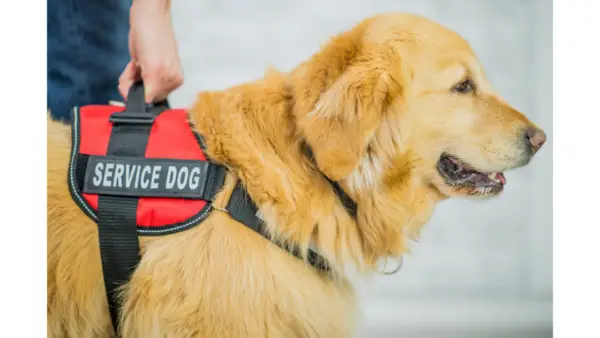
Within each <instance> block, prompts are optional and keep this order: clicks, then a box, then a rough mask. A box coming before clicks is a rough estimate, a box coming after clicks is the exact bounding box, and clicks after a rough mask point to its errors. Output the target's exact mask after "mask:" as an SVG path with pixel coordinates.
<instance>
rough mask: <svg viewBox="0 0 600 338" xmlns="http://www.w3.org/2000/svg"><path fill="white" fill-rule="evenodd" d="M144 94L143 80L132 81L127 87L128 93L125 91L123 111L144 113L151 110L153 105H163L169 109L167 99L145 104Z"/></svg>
mask: <svg viewBox="0 0 600 338" xmlns="http://www.w3.org/2000/svg"><path fill="white" fill-rule="evenodd" d="M144 94H145V90H144V82H143V81H141V80H140V81H136V82H134V83H133V84H132V85H131V88H129V93H127V102H126V103H125V111H126V112H133V113H145V112H148V111H149V110H153V109H152V108H154V107H163V108H166V109H169V102H168V100H167V99H165V100H162V101H158V102H154V103H149V104H147V103H146V100H145V95H144Z"/></svg>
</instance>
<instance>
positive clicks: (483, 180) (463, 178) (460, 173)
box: [437, 154, 506, 193]
mask: <svg viewBox="0 0 600 338" xmlns="http://www.w3.org/2000/svg"><path fill="white" fill-rule="evenodd" d="M437 167H438V171H439V173H440V174H441V175H442V177H443V178H444V179H445V180H446V183H447V184H448V185H450V186H454V187H464V188H471V189H476V190H481V189H484V190H485V192H486V193H487V192H500V191H501V190H502V189H503V188H504V185H505V184H506V178H505V177H504V174H503V173H501V172H492V173H485V172H482V171H478V170H475V169H474V168H473V167H471V166H469V165H468V164H467V163H465V162H463V161H461V160H460V159H458V158H457V157H455V156H452V155H448V154H443V155H442V156H441V157H440V160H439V161H438V165H437Z"/></svg>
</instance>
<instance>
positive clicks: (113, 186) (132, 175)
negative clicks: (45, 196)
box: [83, 156, 209, 199]
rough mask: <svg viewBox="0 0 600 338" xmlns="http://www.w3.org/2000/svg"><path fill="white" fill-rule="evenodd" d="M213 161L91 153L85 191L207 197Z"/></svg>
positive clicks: (111, 193)
mask: <svg viewBox="0 0 600 338" xmlns="http://www.w3.org/2000/svg"><path fill="white" fill-rule="evenodd" d="M208 169H209V162H206V161H199V160H174V159H153V158H139V157H138V158H136V157H123V156H90V157H89V159H88V164H87V169H86V171H85V179H84V185H83V192H85V193H90V194H103V195H114V196H138V197H167V198H168V197H171V198H188V199H204V190H205V187H206V178H207V176H208V175H207V173H208Z"/></svg>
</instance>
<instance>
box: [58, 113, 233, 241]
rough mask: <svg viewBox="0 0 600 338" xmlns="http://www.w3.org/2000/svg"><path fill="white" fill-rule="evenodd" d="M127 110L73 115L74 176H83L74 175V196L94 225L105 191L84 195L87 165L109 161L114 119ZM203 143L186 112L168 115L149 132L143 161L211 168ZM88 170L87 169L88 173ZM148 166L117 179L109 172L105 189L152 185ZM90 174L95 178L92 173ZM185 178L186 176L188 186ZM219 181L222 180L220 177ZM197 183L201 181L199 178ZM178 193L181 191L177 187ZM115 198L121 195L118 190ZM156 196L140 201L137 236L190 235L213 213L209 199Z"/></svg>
mask: <svg viewBox="0 0 600 338" xmlns="http://www.w3.org/2000/svg"><path fill="white" fill-rule="evenodd" d="M123 110H124V109H123V108H117V107H113V106H96V105H92V106H85V107H81V108H75V109H74V116H73V158H72V163H71V172H79V174H80V175H71V176H70V178H71V179H70V185H71V188H72V191H73V192H74V193H75V195H74V197H75V200H76V201H78V202H79V203H78V204H79V205H80V206H81V207H82V208H83V209H84V211H85V212H86V213H87V214H88V215H90V216H91V217H92V218H94V219H97V211H98V196H99V193H100V192H101V190H97V189H96V190H94V189H90V192H85V191H84V183H85V169H87V162H88V161H90V157H92V158H95V156H99V157H105V156H107V150H108V145H109V140H110V138H111V133H112V131H113V123H112V122H111V121H110V116H111V115H113V114H115V113H117V112H122V111H123ZM201 142H202V141H201V138H200V137H199V136H197V135H196V134H195V133H194V132H193V131H192V129H191V128H190V125H189V123H188V122H187V112H186V111H185V110H182V109H171V110H164V111H162V112H161V113H160V114H158V115H157V116H156V118H155V120H154V122H153V124H152V126H151V128H150V132H149V135H148V141H147V146H146V149H145V154H144V157H143V158H145V159H169V160H192V161H202V162H207V159H206V156H205V155H204V151H203V149H202V148H203V147H202V143H201ZM142 163H143V162H142ZM151 164H154V163H151ZM148 165H150V164H147V166H148ZM83 166H86V167H85V168H83ZM147 166H146V167H142V166H141V164H140V166H135V165H130V166H129V172H125V171H126V170H127V169H128V168H127V167H125V168H124V170H123V171H121V170H119V174H120V175H119V176H116V177H115V174H116V170H115V169H114V168H113V170H108V171H106V170H105V171H103V172H102V175H101V178H102V180H103V181H104V182H101V183H105V184H104V185H103V187H104V188H106V185H110V186H111V188H116V187H119V186H122V187H124V188H128V187H129V188H133V187H134V186H135V185H136V183H137V185H138V187H139V186H141V184H140V183H142V182H140V181H143V183H147V182H146V181H148V180H150V181H151V179H152V172H150V173H149V174H147V172H148V171H146V172H142V171H143V170H142V169H143V168H147ZM138 168H139V171H138ZM167 168H168V167H165V166H162V167H161V172H160V173H159V174H162V175H164V174H168V172H166V170H168V169H167ZM210 168H213V167H210ZM103 169H104V168H103ZM171 172H173V171H171ZM177 173H178V174H179V178H180V182H182V181H186V183H187V184H188V185H189V183H190V182H189V181H190V176H191V177H192V179H196V177H193V175H190V170H189V169H188V173H187V175H186V174H185V171H183V172H182V171H178V172H177ZM223 173H224V171H223ZM89 174H93V173H92V172H91V171H89V172H88V175H89ZM127 174H129V178H131V180H130V185H129V186H127V178H128V175H127ZM185 176H187V180H186V179H185V178H186V177H185ZM96 177H98V176H96ZM171 177H173V175H171ZM171 177H169V178H171ZM214 178H215V179H218V177H214ZM91 179H93V177H92V178H91ZM165 179H166V177H165ZM175 179H177V176H175ZM198 179H200V178H199V177H198ZM221 179H222V178H221ZM150 183H152V182H150ZM173 187H174V188H177V182H175V184H174V185H173ZM86 191H87V190H86ZM115 192H116V193H118V190H117V191H115ZM121 193H126V191H125V190H124V189H122V191H121ZM180 193H181V192H180ZM151 194H152V192H151V191H148V192H147V193H146V194H145V195H146V196H140V197H139V200H138V204H137V210H136V224H137V229H138V233H139V234H141V235H151V234H167V233H172V232H176V231H181V230H185V229H187V228H189V227H192V226H194V225H197V224H198V223H199V222H200V221H202V220H203V219H204V218H205V217H206V216H207V215H208V212H209V209H210V205H209V204H208V203H207V201H206V200H205V199H201V198H190V197H188V198H183V197H180V198H178V197H175V195H176V192H175V193H174V194H173V195H172V196H170V197H160V196H149V195H151ZM165 195H168V194H165ZM192 197H193V196H192Z"/></svg>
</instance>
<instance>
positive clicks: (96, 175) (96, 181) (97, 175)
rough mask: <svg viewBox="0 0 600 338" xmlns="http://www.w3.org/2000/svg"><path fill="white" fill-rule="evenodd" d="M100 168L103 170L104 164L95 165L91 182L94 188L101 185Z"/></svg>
mask: <svg viewBox="0 0 600 338" xmlns="http://www.w3.org/2000/svg"><path fill="white" fill-rule="evenodd" d="M102 168H104V164H103V163H102V162H98V163H96V168H95V169H94V179H93V180H92V183H94V185H95V186H97V187H98V186H100V183H102Z"/></svg>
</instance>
